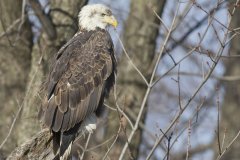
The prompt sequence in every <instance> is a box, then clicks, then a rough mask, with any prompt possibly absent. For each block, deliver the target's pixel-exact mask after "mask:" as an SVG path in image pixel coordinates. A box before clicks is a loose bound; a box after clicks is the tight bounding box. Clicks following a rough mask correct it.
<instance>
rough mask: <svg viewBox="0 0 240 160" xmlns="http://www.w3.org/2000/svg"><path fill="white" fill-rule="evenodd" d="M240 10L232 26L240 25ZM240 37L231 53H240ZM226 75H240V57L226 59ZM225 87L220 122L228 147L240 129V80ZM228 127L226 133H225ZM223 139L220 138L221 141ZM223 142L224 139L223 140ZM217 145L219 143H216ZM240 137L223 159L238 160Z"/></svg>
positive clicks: (236, 38)
mask: <svg viewBox="0 0 240 160" xmlns="http://www.w3.org/2000/svg"><path fill="white" fill-rule="evenodd" d="M239 16H240V10H239V9H237V10H236V12H235V14H234V16H233V19H232V25H231V28H237V27H239V26H240V19H239ZM239 44H240V37H239V36H236V37H235V38H234V39H233V40H232V42H231V46H230V51H229V55H240V45H239ZM225 64H226V71H225V75H226V76H239V75H240V69H239V68H240V65H239V64H240V59H239V58H230V59H228V60H226V63H225ZM224 87H225V96H224V102H223V106H222V113H221V121H220V122H221V123H220V125H221V126H220V135H221V138H222V137H223V135H224V134H226V135H225V136H226V138H225V141H224V144H225V145H224V146H225V147H226V146H227V145H228V144H229V143H230V142H231V141H232V140H233V138H234V137H235V136H236V135H237V133H238V132H239V130H240V125H239V121H240V117H239V115H240V99H239V97H240V83H239V81H232V82H228V83H225V84H224ZM225 129H226V133H224V131H225ZM221 140H222V139H220V141H221ZM221 142H222V141H221ZM216 145H217V144H216ZM217 148H218V147H216V149H215V155H216V156H218V154H219V150H218V149H217ZM239 148H240V138H238V139H237V140H236V141H235V142H234V144H233V145H232V146H231V149H229V150H228V151H227V153H226V154H224V156H223V158H222V159H223V160H229V159H231V160H238V159H239V157H240V152H239Z"/></svg>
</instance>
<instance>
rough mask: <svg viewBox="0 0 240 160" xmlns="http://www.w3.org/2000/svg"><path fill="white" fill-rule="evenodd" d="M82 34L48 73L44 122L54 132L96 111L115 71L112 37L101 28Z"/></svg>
mask: <svg viewBox="0 0 240 160" xmlns="http://www.w3.org/2000/svg"><path fill="white" fill-rule="evenodd" d="M79 36H80V37H78V36H75V37H74V39H75V40H72V42H71V43H70V44H68V45H67V46H65V48H64V49H63V51H62V52H63V53H61V54H59V53H58V55H60V56H58V57H57V59H56V62H55V64H54V66H53V68H52V70H51V72H50V75H49V79H48V84H47V88H48V89H47V92H48V95H47V100H46V101H45V103H44V105H43V107H42V109H43V113H44V114H43V121H44V123H45V124H46V125H47V126H48V127H49V128H51V129H52V130H53V131H55V132H58V131H61V132H64V131H68V130H69V129H70V128H72V127H74V126H75V125H76V124H78V123H80V122H81V121H82V120H84V118H85V117H86V116H87V115H89V114H90V113H92V112H94V111H96V109H97V107H98V105H99V101H100V98H101V95H102V94H103V93H104V88H105V85H107V84H106V80H107V78H108V77H109V76H110V75H111V74H112V73H113V61H112V56H111V55H112V54H113V53H112V52H113V44H112V40H111V38H110V36H109V35H106V32H101V31H97V32H94V33H92V34H91V35H90V36H89V35H88V36H89V38H85V39H84V38H81V37H83V36H84V35H81V34H80V35H79Z"/></svg>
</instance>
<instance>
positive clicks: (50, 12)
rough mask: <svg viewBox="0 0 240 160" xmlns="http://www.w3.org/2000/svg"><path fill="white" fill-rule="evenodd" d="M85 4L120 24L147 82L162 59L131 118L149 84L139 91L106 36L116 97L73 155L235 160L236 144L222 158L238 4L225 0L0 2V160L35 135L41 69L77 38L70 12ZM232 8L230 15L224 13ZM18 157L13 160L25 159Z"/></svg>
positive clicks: (233, 94) (230, 128)
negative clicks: (101, 7)
mask: <svg viewBox="0 0 240 160" xmlns="http://www.w3.org/2000/svg"><path fill="white" fill-rule="evenodd" d="M88 3H104V4H106V5H107V6H109V7H110V8H111V9H112V10H113V12H114V14H115V15H116V16H117V17H118V20H119V22H120V25H119V27H118V28H117V33H118V34H119V35H120V37H121V39H122V40H123V44H124V47H125V49H126V52H127V54H128V55H129V56H130V58H131V60H132V62H133V63H134V65H135V66H136V67H137V68H138V69H139V71H140V72H141V74H142V75H143V76H144V77H145V79H146V80H147V82H149V80H150V77H151V75H152V73H153V69H154V66H155V64H156V63H157V64H158V61H157V58H158V56H159V55H162V57H161V60H160V63H159V64H158V67H157V73H156V75H155V77H154V80H159V81H157V83H156V84H155V85H154V86H153V87H152V88H151V90H150V92H149V96H147V97H146V98H147V103H146V104H144V105H143V106H144V108H143V109H144V110H143V113H142V114H141V115H140V112H139V111H140V107H141V105H142V103H143V102H144V101H143V99H144V97H145V96H146V93H147V92H148V91H147V90H148V89H149V87H150V86H151V85H152V84H148V85H147V84H146V82H145V81H144V80H143V78H142V77H141V76H140V74H139V71H136V69H135V68H134V67H133V65H132V64H131V62H130V61H129V59H128V57H126V53H125V51H124V50H123V48H122V46H121V43H120V42H119V40H118V37H117V36H116V33H115V31H113V30H110V33H111V35H112V37H113V40H114V43H115V49H116V54H117V58H118V76H117V85H116V96H117V99H115V98H114V93H113V92H112V93H111V96H110V98H109V99H108V100H106V102H105V104H106V106H107V107H106V108H107V109H106V114H105V115H104V117H103V118H102V119H100V120H99V122H98V128H97V130H96V132H95V133H94V136H93V137H92V138H91V141H90V144H89V145H88V146H87V148H88V149H87V150H84V149H83V148H84V145H85V143H86V139H80V140H79V141H77V142H76V145H75V147H74V148H73V151H74V155H75V156H78V153H79V152H80V153H82V152H86V153H85V159H102V158H103V157H104V158H109V159H118V158H119V156H120V155H121V154H122V155H124V156H123V157H124V158H123V159H146V157H147V156H148V155H149V153H150V151H151V150H152V151H153V153H154V154H153V155H152V157H151V159H176V160H180V159H196V160H197V159H217V157H219V156H220V155H221V154H222V153H224V154H223V155H221V158H222V159H238V157H240V155H239V152H238V150H239V149H240V146H239V138H238V137H237V138H236V140H235V141H234V142H235V143H233V145H231V146H230V149H229V151H228V152H225V147H227V146H228V145H229V143H230V142H231V141H232V140H233V138H234V137H235V136H238V133H239V130H240V128H239V125H238V119H239V118H238V115H239V110H240V109H239V97H240V93H239V92H240V89H239V87H240V86H239V81H240V75H239V74H240V73H239V67H240V66H239V64H240V63H239V61H240V59H239V57H240V56H239V45H238V44H239V32H238V31H239V26H240V20H239V18H238V17H239V16H238V15H239V13H240V12H239V4H240V3H239V2H238V1H233V0H231V1H220V0H213V1H211V2H209V1H208V0H199V1H186V2H179V1H177V0H169V1H165V0H150V1H149V0H142V1H138V0H126V1H116V0H114V1H110V0H101V1H96V0H95V1H94V0H90V1H87V0H61V1H58V0H51V1H48V0H18V1H14V0H3V1H0V20H1V21H0V22H1V25H0V89H1V92H0V100H1V105H0V108H1V112H0V153H1V154H2V155H3V157H7V156H8V155H9V154H10V153H11V152H12V151H13V150H14V149H15V148H16V147H17V146H19V145H21V144H23V143H26V142H27V140H28V139H30V138H31V137H33V136H34V135H40V134H39V131H40V130H41V125H40V124H39V122H38V120H37V111H38V107H39V106H40V105H41V97H42V92H41V87H42V84H43V83H44V80H45V78H46V74H47V73H48V68H49V66H48V64H49V61H50V60H51V57H52V56H53V54H54V53H56V52H57V51H58V49H59V48H60V47H61V46H62V45H63V44H65V43H66V42H67V41H68V40H69V39H70V38H71V37H72V36H73V35H74V34H75V33H76V32H77V30H78V27H77V14H78V12H79V11H80V9H81V7H82V6H84V5H86V4H88ZM232 10H235V12H233V13H232V15H231V14H230V15H229V14H228V13H229V12H230V13H231V12H232ZM231 18H233V19H232V21H231V25H230V27H228V20H230V19H231ZM172 22H174V23H173V25H171V23H172ZM171 26H172V28H171ZM224 38H227V40H228V41H229V42H230V43H229V42H228V41H227V42H228V43H227V42H224ZM165 42H166V43H165ZM229 44H230V45H229ZM218 58H219V61H218V60H217V59H218ZM215 60H216V61H215ZM215 63H216V64H217V66H216V67H215V66H214V65H215ZM208 72H209V73H210V75H209V77H207V73H208ZM206 77H207V79H206V80H205V78H206ZM198 86H200V88H199V89H198ZM195 91H196V92H195ZM218 111H220V112H218ZM123 113H124V114H123ZM218 115H220V116H219V117H220V120H218ZM137 117H141V118H140V121H137ZM129 121H130V122H131V123H129ZM209 122H211V123H209ZM135 123H137V124H138V123H139V124H138V125H137V126H138V128H137V130H136V132H135V131H134V136H133V139H132V140H131V141H130V142H127V139H128V137H129V135H130V134H131V132H132V131H133V130H134V129H133V128H132V126H131V125H135ZM43 133H44V134H43V136H42V138H43V137H44V136H45V138H46V139H47V138H49V134H48V132H43ZM45 134H46V135H45ZM37 137H38V138H39V137H40V138H41V136H37ZM161 137H162V138H161ZM38 140H39V139H37V141H38ZM157 142H158V143H157ZM31 143H32V144H34V143H35V142H34V141H31ZM128 143H129V145H128ZM37 144H38V145H39V146H38V145H36V146H37V147H39V150H38V152H34V151H35V150H34V147H32V148H31V146H27V147H29V148H31V151H30V152H31V153H32V154H34V155H35V157H41V156H39V155H40V152H41V151H42V150H43V148H41V147H40V145H41V143H37ZM43 144H44V143H43ZM154 144H155V145H154ZM45 145H46V144H45ZM126 145H128V147H127V152H126V153H125V154H123V150H124V149H123V148H124V146H126ZM41 146H42V147H44V145H41ZM154 146H155V147H154ZM37 147H36V148H37ZM45 147H46V148H47V145H46V146H45ZM36 148H35V149H36ZM219 148H220V149H219ZM18 151H19V150H18ZM19 152H20V151H19ZM15 154H16V150H15ZM38 154H39V155H38ZM11 155H14V154H11ZM23 155H24V156H20V157H21V158H22V159H26V158H27V157H28V156H27V155H26V154H25V153H24V154H23ZM32 157H34V156H32ZM15 158H16V157H15ZM28 158H29V157H28ZM13 159H14V156H13ZM30 159H31V158H30ZM42 159H44V158H42ZM45 159H46V157H45Z"/></svg>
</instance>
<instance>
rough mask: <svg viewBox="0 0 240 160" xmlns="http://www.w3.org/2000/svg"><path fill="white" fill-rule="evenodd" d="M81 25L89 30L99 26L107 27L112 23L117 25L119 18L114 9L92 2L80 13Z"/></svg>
mask: <svg viewBox="0 0 240 160" xmlns="http://www.w3.org/2000/svg"><path fill="white" fill-rule="evenodd" d="M78 18H79V27H80V28H81V29H85V30H87V31H90V30H95V29H96V28H97V27H99V28H101V29H106V27H107V26H109V25H112V26H114V27H117V24H118V23H117V20H116V18H115V17H114V16H113V15H112V11H111V10H110V9H109V8H108V7H106V6H104V5H102V4H90V5H86V6H84V7H83V8H82V9H81V11H80V12H79V15H78Z"/></svg>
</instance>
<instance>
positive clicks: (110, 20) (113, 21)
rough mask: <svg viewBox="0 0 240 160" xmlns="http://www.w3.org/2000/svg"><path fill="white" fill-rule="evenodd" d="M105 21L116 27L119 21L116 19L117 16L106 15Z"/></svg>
mask: <svg viewBox="0 0 240 160" xmlns="http://www.w3.org/2000/svg"><path fill="white" fill-rule="evenodd" d="M104 21H105V22H106V23H108V24H110V25H112V26H113V27H114V28H116V27H117V25H118V21H117V20H116V18H115V17H114V16H106V17H105V18H104Z"/></svg>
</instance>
